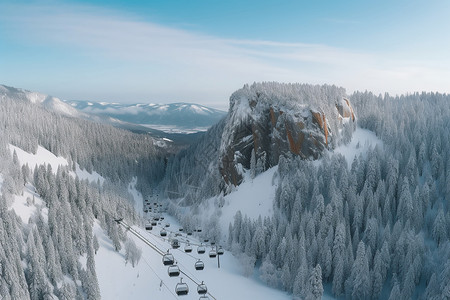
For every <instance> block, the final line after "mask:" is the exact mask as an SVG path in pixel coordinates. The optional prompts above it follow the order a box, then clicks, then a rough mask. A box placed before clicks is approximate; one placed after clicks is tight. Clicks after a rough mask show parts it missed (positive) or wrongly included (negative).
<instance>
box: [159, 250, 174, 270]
mask: <svg viewBox="0 0 450 300" xmlns="http://www.w3.org/2000/svg"><path fill="white" fill-rule="evenodd" d="M162 261H163V265H165V266H170V265H173V263H174V262H175V259H174V258H173V255H172V254H171V253H169V250H167V253H166V254H164V255H163V258H162Z"/></svg>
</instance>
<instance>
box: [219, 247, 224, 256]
mask: <svg viewBox="0 0 450 300" xmlns="http://www.w3.org/2000/svg"><path fill="white" fill-rule="evenodd" d="M224 253H225V250H223V248H222V247H219V249H217V255H223V254H224Z"/></svg>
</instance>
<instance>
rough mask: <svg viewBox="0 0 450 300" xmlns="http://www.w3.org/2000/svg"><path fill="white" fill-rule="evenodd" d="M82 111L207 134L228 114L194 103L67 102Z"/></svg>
mask: <svg viewBox="0 0 450 300" xmlns="http://www.w3.org/2000/svg"><path fill="white" fill-rule="evenodd" d="M66 103H68V104H70V105H71V106H72V107H74V108H76V109H78V110H79V111H82V112H85V113H89V114H93V115H98V116H106V117H110V118H114V119H117V120H120V121H123V122H127V123H131V124H136V125H141V126H146V127H149V128H152V129H156V130H160V131H164V132H167V133H194V132H198V131H206V130H207V129H208V128H209V127H211V126H212V125H214V124H215V123H217V122H218V121H219V120H220V119H221V118H223V117H224V116H225V114H226V112H224V111H221V110H217V109H214V108H210V107H206V106H203V105H199V104H192V103H171V104H153V103H150V104H129V105H127V104H119V103H107V102H92V101H76V100H70V101H69V100H68V101H66Z"/></svg>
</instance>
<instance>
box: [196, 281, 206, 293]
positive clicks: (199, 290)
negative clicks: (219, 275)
mask: <svg viewBox="0 0 450 300" xmlns="http://www.w3.org/2000/svg"><path fill="white" fill-rule="evenodd" d="M207 292H208V288H207V287H206V284H204V283H203V281H202V283H201V284H199V285H198V286H197V293H198V294H199V295H204V294H206V293H207Z"/></svg>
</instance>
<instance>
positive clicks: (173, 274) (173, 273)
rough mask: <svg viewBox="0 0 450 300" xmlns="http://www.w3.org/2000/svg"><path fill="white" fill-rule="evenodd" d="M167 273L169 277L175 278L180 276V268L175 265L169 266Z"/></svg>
mask: <svg viewBox="0 0 450 300" xmlns="http://www.w3.org/2000/svg"><path fill="white" fill-rule="evenodd" d="M167 273H168V274H169V276H170V277H176V276H179V275H180V268H179V267H178V266H177V265H171V266H169V268H168V269H167Z"/></svg>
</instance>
